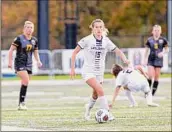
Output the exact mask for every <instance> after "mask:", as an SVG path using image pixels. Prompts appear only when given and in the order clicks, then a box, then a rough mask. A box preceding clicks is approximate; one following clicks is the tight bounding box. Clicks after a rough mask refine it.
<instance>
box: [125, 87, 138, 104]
mask: <svg viewBox="0 0 172 132" xmlns="http://www.w3.org/2000/svg"><path fill="white" fill-rule="evenodd" d="M125 94H126V96H127V97H128V100H129V101H130V107H135V106H138V105H137V102H136V101H135V99H134V97H133V95H132V93H131V91H130V90H127V89H126V90H125Z"/></svg>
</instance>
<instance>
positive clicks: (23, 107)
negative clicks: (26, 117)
mask: <svg viewBox="0 0 172 132" xmlns="http://www.w3.org/2000/svg"><path fill="white" fill-rule="evenodd" d="M18 110H27V107H26V105H25V103H24V102H22V103H20V104H19V106H18Z"/></svg>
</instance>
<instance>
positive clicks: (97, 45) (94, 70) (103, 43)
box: [70, 19, 130, 120]
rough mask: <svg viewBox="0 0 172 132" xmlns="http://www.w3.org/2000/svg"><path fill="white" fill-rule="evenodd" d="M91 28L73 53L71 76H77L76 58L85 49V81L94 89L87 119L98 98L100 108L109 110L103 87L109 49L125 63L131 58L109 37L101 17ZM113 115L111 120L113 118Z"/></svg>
mask: <svg viewBox="0 0 172 132" xmlns="http://www.w3.org/2000/svg"><path fill="white" fill-rule="evenodd" d="M90 28H91V29H92V33H91V34H90V35H88V36H86V37H84V38H82V39H81V40H80V41H79V42H78V45H77V46H76V48H75V49H74V52H73V54H72V59H71V60H72V63H71V72H70V76H71V78H72V79H73V77H74V76H75V58H76V55H77V54H78V52H79V51H80V50H81V49H83V51H84V64H83V68H82V77H83V79H84V80H85V82H86V83H87V84H88V85H89V86H90V87H91V88H92V89H93V92H92V97H91V98H90V100H89V103H88V104H86V112H85V119H86V120H89V119H90V110H91V109H92V108H93V106H94V104H95V102H96V100H97V99H98V98H99V100H100V108H102V109H106V110H109V106H108V101H107V98H106V97H105V96H104V91H103V87H102V83H103V76H104V69H105V57H106V53H107V52H108V51H112V52H114V53H116V54H117V55H119V56H120V57H121V59H122V60H123V62H124V63H126V64H129V63H130V62H129V60H128V59H127V58H126V56H125V55H124V53H123V52H122V51H121V50H120V49H119V48H118V47H117V46H116V45H115V44H114V43H113V42H112V41H111V40H110V39H109V38H108V37H107V33H108V30H107V29H106V28H105V24H104V22H103V21H102V20H101V19H95V20H94V21H93V22H92V23H91V25H90ZM113 119H114V117H113V116H112V115H111V116H110V118H109V120H113Z"/></svg>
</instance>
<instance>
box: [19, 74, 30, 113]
mask: <svg viewBox="0 0 172 132" xmlns="http://www.w3.org/2000/svg"><path fill="white" fill-rule="evenodd" d="M17 75H18V76H19V77H20V79H21V88H20V95H19V110H26V109H27V108H26V106H25V98H26V92H27V86H28V83H29V75H28V72H27V71H18V72H17Z"/></svg>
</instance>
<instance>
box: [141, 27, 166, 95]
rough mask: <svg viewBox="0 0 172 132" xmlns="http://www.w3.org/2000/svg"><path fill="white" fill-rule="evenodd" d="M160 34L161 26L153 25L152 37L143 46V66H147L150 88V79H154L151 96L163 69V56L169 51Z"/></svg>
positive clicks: (164, 39)
mask: <svg viewBox="0 0 172 132" xmlns="http://www.w3.org/2000/svg"><path fill="white" fill-rule="evenodd" d="M161 32H162V31H161V26H160V25H154V26H153V30H152V36H151V37H149V38H148V39H147V42H146V44H145V45H146V46H145V58H144V64H145V65H148V76H149V79H148V82H149V86H150V87H151V86H152V79H154V82H153V88H152V95H153V96H154V95H155V92H156V90H157V88H158V84H159V76H160V70H161V67H163V56H164V54H167V53H168V51H169V49H168V42H167V39H166V38H164V37H162V36H161Z"/></svg>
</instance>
